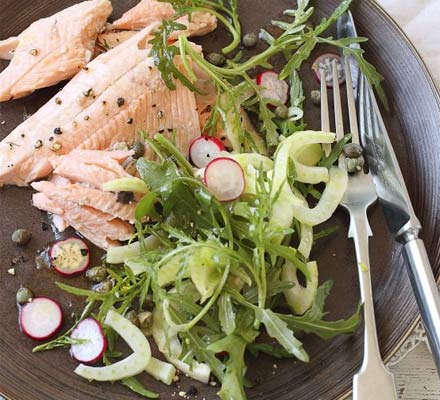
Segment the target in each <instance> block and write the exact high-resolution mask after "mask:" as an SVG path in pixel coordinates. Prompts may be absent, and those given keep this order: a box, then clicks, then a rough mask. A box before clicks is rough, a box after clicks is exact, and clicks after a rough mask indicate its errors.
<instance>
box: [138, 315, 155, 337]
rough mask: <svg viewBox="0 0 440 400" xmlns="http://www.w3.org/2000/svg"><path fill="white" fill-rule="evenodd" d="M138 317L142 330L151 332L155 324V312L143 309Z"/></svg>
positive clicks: (146, 332) (147, 332)
mask: <svg viewBox="0 0 440 400" xmlns="http://www.w3.org/2000/svg"><path fill="white" fill-rule="evenodd" d="M137 317H138V320H139V327H140V328H141V329H142V332H144V333H145V334H149V333H150V330H151V327H152V326H153V313H152V312H151V311H143V312H141V313H139V314H138V316H137Z"/></svg>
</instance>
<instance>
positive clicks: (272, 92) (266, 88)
mask: <svg viewBox="0 0 440 400" xmlns="http://www.w3.org/2000/svg"><path fill="white" fill-rule="evenodd" d="M257 85H259V86H262V88H261V91H260V93H261V96H262V97H263V98H264V99H268V100H275V102H276V103H281V104H286V103H287V100H288V98H289V96H288V93H289V85H288V84H287V82H286V81H282V80H280V79H279V78H278V74H277V73H276V72H273V71H265V72H262V73H260V74H258V76H257Z"/></svg>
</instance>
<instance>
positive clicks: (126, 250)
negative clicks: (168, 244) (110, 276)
mask: <svg viewBox="0 0 440 400" xmlns="http://www.w3.org/2000/svg"><path fill="white" fill-rule="evenodd" d="M159 245H160V242H159V240H158V239H157V238H156V237H155V236H148V237H147V238H145V239H144V246H145V249H146V250H154V249H157V248H158V247H159ZM141 253H142V246H141V243H140V242H134V243H130V244H127V245H125V246H115V247H110V248H109V249H108V250H107V256H106V261H107V262H108V263H109V264H122V263H123V262H125V260H128V259H130V258H134V257H136V256H138V255H140V254H141Z"/></svg>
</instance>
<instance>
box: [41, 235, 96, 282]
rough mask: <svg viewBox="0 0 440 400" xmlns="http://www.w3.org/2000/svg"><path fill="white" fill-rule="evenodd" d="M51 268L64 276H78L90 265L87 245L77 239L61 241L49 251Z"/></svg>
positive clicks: (54, 244)
mask: <svg viewBox="0 0 440 400" xmlns="http://www.w3.org/2000/svg"><path fill="white" fill-rule="evenodd" d="M49 259H50V266H51V267H52V268H53V269H54V270H55V271H57V272H58V273H59V274H61V275H64V276H71V275H77V274H80V273H82V272H84V271H85V270H86V269H87V268H88V266H89V265H90V250H89V247H88V246H87V244H86V243H85V242H84V241H83V240H81V239H79V238H76V237H71V238H67V239H64V240H59V241H57V242H55V243H53V244H52V246H51V247H50V249H49Z"/></svg>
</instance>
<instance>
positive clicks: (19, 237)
mask: <svg viewBox="0 0 440 400" xmlns="http://www.w3.org/2000/svg"><path fill="white" fill-rule="evenodd" d="M31 238H32V234H31V233H30V232H29V231H28V230H26V229H17V230H16V231H15V232H14V233H13V234H12V236H11V239H12V241H13V242H14V243H15V244H18V245H19V246H25V245H26V244H28V243H29V240H31Z"/></svg>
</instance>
